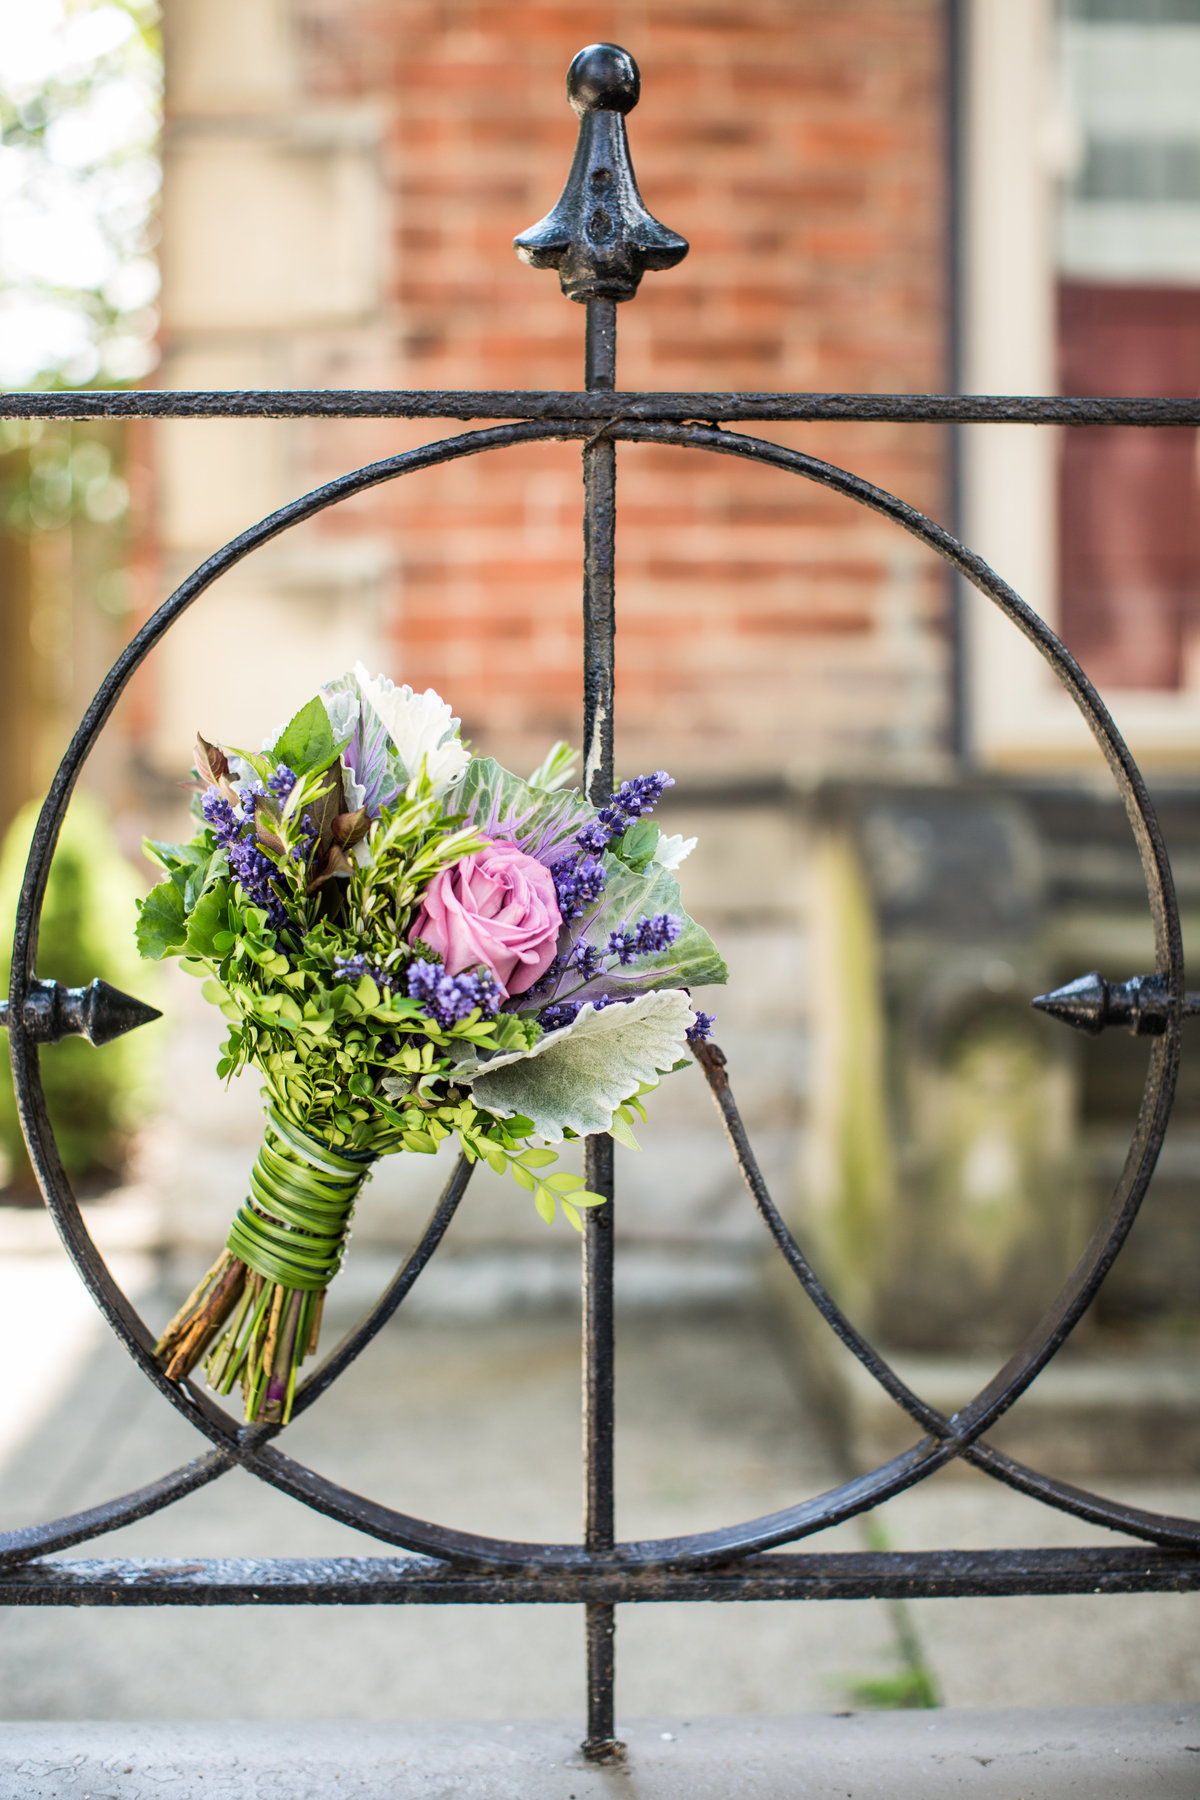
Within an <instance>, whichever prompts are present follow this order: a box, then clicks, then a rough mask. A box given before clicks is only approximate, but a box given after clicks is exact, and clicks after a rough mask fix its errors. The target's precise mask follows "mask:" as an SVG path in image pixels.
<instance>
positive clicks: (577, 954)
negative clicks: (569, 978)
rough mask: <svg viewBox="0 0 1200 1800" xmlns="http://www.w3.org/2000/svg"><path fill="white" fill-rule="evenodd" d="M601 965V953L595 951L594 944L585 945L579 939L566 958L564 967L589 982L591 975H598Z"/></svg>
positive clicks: (602, 957) (602, 960)
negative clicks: (572, 970)
mask: <svg viewBox="0 0 1200 1800" xmlns="http://www.w3.org/2000/svg"><path fill="white" fill-rule="evenodd" d="M603 963H604V955H603V952H602V951H600V950H597V948H596V946H595V944H586V943H584V941H583V939H582V938H580V940H579V942H578V943H577V944H576V945H575V946H574V948H573V949H572V951H571V954H570V955H569V956H568V957H567V963H566V966H567V968H569V969H574V970H576V971H577V972H578V973H579V974H580V975H582V976H583V979H584V980H585V981H590V980H591V979H592V976H593V975H598V974H599V973H600V970H601V968H602V966H603Z"/></svg>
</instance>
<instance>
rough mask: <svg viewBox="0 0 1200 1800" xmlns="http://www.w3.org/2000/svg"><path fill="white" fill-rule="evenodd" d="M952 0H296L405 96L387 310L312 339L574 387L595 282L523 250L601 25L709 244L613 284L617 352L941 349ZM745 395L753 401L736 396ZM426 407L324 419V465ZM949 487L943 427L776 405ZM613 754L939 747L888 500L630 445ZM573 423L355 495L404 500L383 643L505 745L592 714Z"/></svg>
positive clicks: (691, 232) (928, 360)
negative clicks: (568, 79) (583, 645)
mask: <svg viewBox="0 0 1200 1800" xmlns="http://www.w3.org/2000/svg"><path fill="white" fill-rule="evenodd" d="M942 11H943V8H942V4H941V0H743V3H742V4H739V5H736V6H735V5H733V4H718V3H716V0H710V3H702V0H643V3H641V4H634V3H630V4H624V5H622V4H600V5H595V6H590V7H586V8H585V7H578V6H571V5H565V4H560V5H558V6H553V5H536V4H528V3H526V4H514V3H511V0H510V3H507V4H503V5H502V4H498V3H494V0H457V3H451V0H444V3H442V4H429V3H422V0H405V3H404V4H394V3H388V4H381V3H375V4H371V3H369V0H299V4H298V6H297V11H296V14H295V18H296V23H297V29H298V31H299V33H300V37H301V44H302V51H303V56H304V59H305V60H304V68H305V77H304V79H305V83H306V87H307V89H308V91H309V92H310V93H311V95H312V97H313V98H314V99H316V100H321V101H326V102H338V101H347V100H354V101H361V100H363V99H364V98H365V99H369V100H371V101H372V102H374V103H376V104H377V105H378V106H379V107H380V108H381V109H383V111H384V113H385V116H386V119H387V139H386V141H387V152H386V156H387V182H388V190H389V193H390V195H391V196H392V197H393V201H394V210H393V232H392V243H391V256H392V265H391V278H390V316H389V317H388V320H387V327H386V330H385V331H384V332H383V333H379V332H378V331H373V332H371V333H369V334H363V335H362V336H361V337H359V338H356V337H354V336H353V334H349V335H347V336H346V337H344V338H342V339H341V340H339V341H338V342H337V343H336V344H333V345H331V344H330V342H329V341H328V340H327V339H326V340H322V341H321V342H320V343H319V344H317V343H314V345H313V346H312V348H311V352H310V356H309V364H308V366H307V367H306V368H305V369H304V370H302V371H301V379H303V380H305V381H309V382H311V383H312V384H313V385H325V384H331V385H337V384H353V385H359V384H361V385H364V386H382V385H387V384H395V385H397V386H404V387H443V386H444V387H458V388H470V387H475V386H478V387H498V388H503V387H514V388H539V387H576V386H579V385H580V384H581V380H582V375H581V359H582V336H583V324H584V314H583V309H582V308H581V307H577V306H574V305H572V304H571V303H570V302H568V301H566V300H564V299H563V298H562V296H561V294H560V292H559V288H558V282H557V278H556V277H555V276H554V275H553V274H551V273H537V272H534V271H532V270H530V269H527V268H525V267H524V266H523V265H521V264H519V263H518V262H517V261H516V259H515V257H514V255H513V252H512V250H511V248H510V240H511V239H512V237H513V235H514V234H515V233H516V232H518V231H520V230H522V229H524V228H525V227H526V226H528V225H530V224H532V223H533V222H534V221H535V220H536V219H538V218H540V217H541V216H542V215H543V214H544V213H545V212H546V211H548V209H549V207H550V205H551V204H552V203H553V201H554V200H555V198H556V197H557V194H558V192H559V190H560V188H561V185H562V182H563V179H564V177H565V174H566V171H567V168H568V165H569V162H570V157H571V152H572V147H573V143H574V136H575V119H574V115H573V114H572V113H571V112H570V110H569V109H568V107H567V105H566V103H565V100H564V94H563V76H564V72H565V69H566V65H567V63H568V62H569V60H570V58H571V56H572V55H573V54H574V52H575V51H576V50H577V49H578V48H579V47H580V46H581V44H582V43H584V42H585V41H588V40H590V39H596V38H603V37H608V38H611V39H613V40H615V41H617V42H620V43H623V44H625V45H626V47H627V48H629V49H630V50H631V51H632V52H633V54H634V55H635V56H636V57H637V59H638V61H639V63H640V65H641V70H642V81H643V87H642V102H641V105H640V107H639V108H638V109H637V111H636V112H635V113H634V114H633V115H632V118H631V120H630V132H631V139H632V147H633V155H634V162H635V167H636V168H637V171H638V176H639V181H640V185H641V188H642V193H643V196H644V198H645V200H646V203H647V205H648V206H649V207H650V209H651V211H652V212H653V213H655V214H656V216H658V217H659V218H661V219H662V220H663V221H664V222H665V223H666V224H668V225H670V226H671V227H673V228H674V229H676V230H678V231H681V232H682V233H683V234H684V235H685V236H687V237H688V238H689V239H690V241H691V245H692V249H691V254H690V256H689V257H688V259H687V261H686V262H685V263H684V264H683V265H682V266H681V267H680V268H679V269H677V270H674V271H671V272H668V273H664V274H657V275H653V274H652V275H649V276H647V277H646V279H645V281H644V282H643V285H642V290H641V292H640V294H639V295H638V297H637V298H636V300H634V301H633V302H631V303H629V304H627V305H624V306H622V307H621V308H620V309H619V313H618V320H619V326H620V352H619V360H618V385H622V386H627V387H633V388H655V387H670V388H693V387H694V388H707V389H713V388H746V389H774V388H785V389H813V390H824V389H876V390H880V391H904V390H909V391H912V390H921V389H925V388H938V387H940V386H941V385H942V384H943V382H944V379H945V377H944V372H943V365H944V332H943V292H944V253H943V242H942V231H943V226H942V220H943V216H944V193H943V163H942V141H943V138H942V133H943V120H942V106H943V91H944V90H943V81H944V71H943V41H942ZM744 429H749V428H744ZM430 435H433V433H431V431H430V428H428V427H415V426H413V427H410V426H408V425H404V426H400V427H397V426H394V425H378V424H374V425H353V426H350V425H346V426H341V427H337V428H334V429H332V430H331V429H329V428H326V427H322V428H320V430H319V431H318V430H314V431H313V433H312V435H311V438H310V440H309V443H310V450H311V473H312V476H313V478H314V479H317V478H320V477H323V476H325V475H328V474H331V473H333V472H335V471H336V470H338V469H340V468H345V467H350V466H352V465H353V464H355V463H357V462H362V461H366V460H369V459H370V458H372V457H374V456H376V455H379V454H383V453H386V452H389V451H391V450H393V449H395V448H397V447H399V446H400V445H403V444H408V443H415V442H419V441H423V440H424V439H425V438H426V437H428V436H430ZM763 435H766V436H774V437H776V438H778V439H779V440H781V441H785V442H788V443H792V444H796V445H799V446H802V447H804V448H806V449H809V450H812V451H814V452H816V453H817V454H819V455H821V456H826V457H828V458H830V459H831V460H833V461H835V462H840V463H848V464H850V465H851V466H853V467H854V468H856V469H857V470H859V471H860V472H861V473H863V474H865V475H867V476H868V477H869V478H870V479H872V480H875V481H877V482H880V483H881V484H882V485H884V486H885V487H889V488H891V489H893V490H895V491H897V492H899V493H900V494H901V495H902V496H903V497H904V498H905V499H907V500H909V501H912V502H914V503H915V504H916V505H918V506H919V507H921V508H923V509H928V510H931V511H932V512H934V513H935V514H936V513H938V512H939V511H941V510H942V508H943V486H944V467H943V463H942V460H941V457H942V453H943V449H944V445H943V442H942V440H941V439H940V438H939V437H938V436H937V435H936V433H935V431H934V430H933V429H927V430H924V431H922V430H920V429H913V428H907V429H906V428H893V427H887V426H859V427H853V428H851V427H829V426H826V427H818V428H808V429H804V430H799V429H773V430H767V429H765V428H764V431H763ZM619 462H620V480H619V490H620V508H621V511H620V517H621V535H620V582H621V587H620V593H619V613H618V620H619V682H620V689H619V704H618V734H619V735H618V755H619V760H620V763H621V765H622V767H623V768H625V769H628V768H630V767H631V766H632V765H633V764H637V763H642V762H649V763H651V764H653V763H657V762H659V761H668V762H672V761H673V762H674V763H676V764H678V765H680V766H681V767H684V768H689V769H691V770H693V771H697V772H698V771H699V770H701V769H711V770H714V771H716V770H723V769H728V770H736V771H741V772H747V771H775V770H779V769H782V768H789V767H795V766H797V765H799V766H804V765H811V764H813V763H830V762H841V763H842V764H843V765H844V763H845V761H846V759H851V760H854V761H863V760H867V761H874V762H876V763H878V762H879V761H880V760H885V761H886V762H887V763H888V765H889V766H894V765H895V763H896V761H897V760H898V759H900V760H903V759H910V760H912V759H916V760H918V761H919V760H920V759H921V758H922V757H924V756H927V755H929V754H931V753H936V747H937V745H938V744H939V742H940V740H941V737H942V734H943V731H944V709H945V685H946V684H945V662H946V654H945V637H944V609H945V600H946V590H945V586H944V583H943V580H942V577H941V575H940V573H939V572H938V571H936V570H935V569H933V568H931V566H930V563H929V561H928V560H927V559H925V558H924V557H923V556H922V555H921V554H920V553H919V552H918V551H917V550H916V548H915V546H913V547H911V548H910V547H909V546H908V544H907V541H906V540H905V539H904V538H903V537H902V535H901V534H899V533H898V532H897V531H896V530H895V529H894V528H893V527H891V526H888V525H886V524H884V523H883V522H882V521H879V520H876V519H874V518H873V517H872V516H871V515H868V514H866V513H862V512H859V511H856V510H855V509H853V508H852V507H850V506H849V505H848V503H846V502H843V501H841V500H839V499H837V498H836V497H833V496H830V495H827V494H826V493H824V492H823V491H822V490H820V489H817V488H814V487H811V486H809V485H808V484H806V483H802V482H799V481H797V480H795V479H794V478H791V477H786V476H783V475H781V474H777V473H773V472H769V471H762V472H758V471H755V470H753V469H750V468H747V467H743V466H735V465H733V464H732V463H730V462H728V461H727V460H725V459H717V458H700V457H698V456H695V455H692V454H690V453H684V452H672V451H666V450H652V449H647V448H643V447H638V448H636V449H633V448H626V449H623V450H622V451H621V452H620V457H619ZM578 508H579V480H578V449H577V447H576V446H573V445H545V446H533V447H527V448H522V449H519V450H516V451H512V450H510V451H506V452H503V453H499V454H496V455H493V456H490V457H488V458H485V459H479V460H477V461H474V462H471V463H466V464H458V465H455V466H453V467H451V468H448V469H445V470H443V471H440V472H433V473H429V474H424V475H421V476H418V477H415V478H412V479H410V480H408V481H406V482H403V483H400V484H397V485H395V486H392V487H390V488H388V489H385V490H381V491H378V492H376V493H374V494H372V495H370V496H367V497H366V498H364V499H363V500H362V501H361V502H359V503H357V504H356V505H354V506H353V507H347V508H345V509H344V511H343V514H342V515H341V516H340V517H331V518H330V519H329V520H328V522H327V525H326V529H328V530H331V531H338V530H345V529H353V530H354V531H359V530H362V529H363V528H364V526H365V527H367V528H368V529H370V530H372V531H383V530H386V531H387V532H389V533H394V534H395V543H396V548H397V566H396V576H395V584H394V591H393V593H392V596H391V599H390V602H389V607H390V612H389V632H390V635H391V638H392V641H393V644H394V656H393V663H394V672H395V673H397V674H398V675H402V676H403V678H405V679H408V680H410V681H412V682H414V683H415V684H417V685H425V684H426V683H432V684H433V685H435V686H436V687H438V688H439V689H441V690H443V691H444V692H445V693H446V694H447V696H448V697H450V698H452V699H453V701H454V703H455V706H456V708H457V709H458V710H459V711H461V712H462V714H463V717H464V721H465V724H466V727H467V729H468V730H469V731H470V733H471V734H472V735H473V736H475V737H477V738H479V739H482V740H485V741H487V743H488V744H489V747H494V748H496V749H498V750H501V751H503V752H504V753H506V754H510V755H521V754H525V753H527V751H530V750H532V749H533V748H534V747H535V746H536V744H537V742H538V741H539V740H540V739H541V738H542V737H543V736H544V734H545V732H546V730H547V729H553V730H561V731H563V732H565V733H568V734H570V733H571V732H572V731H575V733H576V735H577V731H578V727H577V724H576V719H577V714H578V708H579V696H580V673H579V664H580V651H579V624H578V611H579V600H578V594H579V556H580V543H579V521H578Z"/></svg>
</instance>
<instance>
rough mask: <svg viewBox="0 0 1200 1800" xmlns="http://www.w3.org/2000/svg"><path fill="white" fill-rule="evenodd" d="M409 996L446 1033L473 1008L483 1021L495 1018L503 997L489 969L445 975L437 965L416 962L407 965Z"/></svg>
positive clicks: (471, 1011) (443, 970) (438, 964)
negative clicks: (478, 1012)
mask: <svg viewBox="0 0 1200 1800" xmlns="http://www.w3.org/2000/svg"><path fill="white" fill-rule="evenodd" d="M408 997H409V999H410V1000H416V1001H417V1002H418V1003H419V1004H420V1005H421V1006H423V1007H424V1009H425V1011H426V1012H427V1013H428V1014H429V1016H430V1018H431V1019H433V1020H434V1021H435V1023H436V1024H438V1025H440V1026H441V1027H442V1029H443V1031H446V1030H449V1028H450V1026H451V1025H457V1024H458V1023H459V1022H460V1021H461V1020H463V1019H465V1018H467V1017H468V1016H469V1015H470V1014H471V1013H473V1012H474V1011H475V1010H476V1008H478V1009H479V1011H480V1013H481V1014H482V1015H483V1017H484V1018H485V1019H492V1018H495V1016H496V1014H497V1013H498V1012H499V1010H500V1002H501V1000H502V999H503V998H504V994H503V991H502V989H501V987H500V984H499V982H498V981H497V980H496V977H495V976H494V975H493V974H492V972H491V970H490V969H483V968H481V969H479V970H477V971H473V972H470V973H466V974H462V975H447V973H446V971H445V969H444V968H443V967H442V965H441V964H440V963H433V962H424V961H418V962H414V963H410V965H409V970H408Z"/></svg>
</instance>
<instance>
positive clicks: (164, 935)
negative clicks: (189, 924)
mask: <svg viewBox="0 0 1200 1800" xmlns="http://www.w3.org/2000/svg"><path fill="white" fill-rule="evenodd" d="M186 936H187V931H186V926H185V923H184V906H183V894H182V892H181V891H180V889H179V888H178V887H176V885H175V883H174V882H173V881H160V882H159V884H158V886H157V887H154V888H151V889H150V892H149V893H148V894H147V895H146V898H145V899H144V900H139V901H138V922H137V931H136V937H137V947H138V949H139V950H140V951H141V953H142V955H143V956H144V957H146V958H147V959H148V960H149V961H150V962H161V961H162V959H163V957H164V956H178V955H179V953H180V951H181V950H182V949H183V946H184V940H185V938H186Z"/></svg>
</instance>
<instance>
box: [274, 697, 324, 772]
mask: <svg viewBox="0 0 1200 1800" xmlns="http://www.w3.org/2000/svg"><path fill="white" fill-rule="evenodd" d="M337 753H338V746H337V744H336V743H335V742H334V737H333V726H332V725H331V724H330V723H329V714H328V713H327V712H326V711H325V703H324V701H323V700H322V699H321V698H320V696H319V695H318V696H317V697H316V698H314V699H312V700H310V701H309V702H308V705H307V706H302V707H301V708H300V711H299V712H298V713H297V714H296V716H295V718H293V719H291V720H289V721H288V723H287V724H286V725H285V726H284V728H283V731H282V733H281V735H280V736H279V737H278V738H277V739H276V740H275V743H274V745H273V746H272V749H271V754H272V756H273V757H274V758H275V761H276V762H277V763H286V764H287V766H288V768H289V769H293V770H294V771H295V773H296V774H297V775H310V774H312V773H314V772H315V771H316V770H318V769H324V768H327V767H328V766H329V764H330V763H331V762H332V761H333V759H334V757H335V756H336V755H337Z"/></svg>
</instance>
